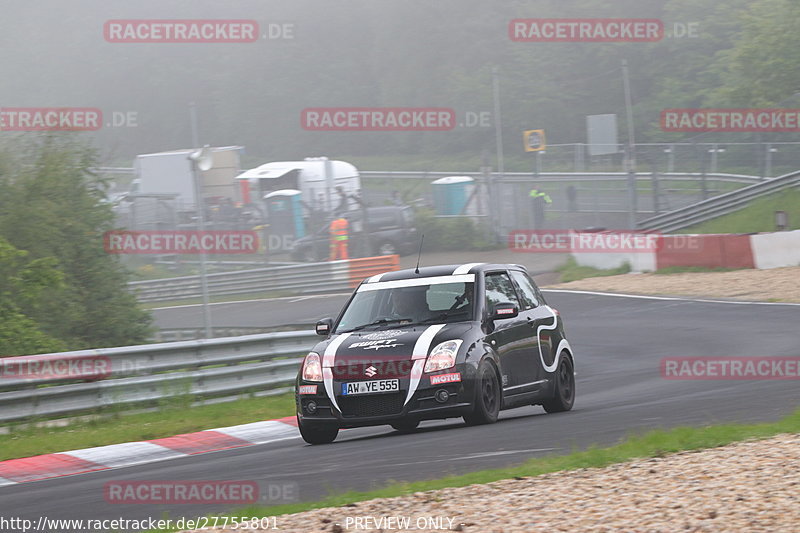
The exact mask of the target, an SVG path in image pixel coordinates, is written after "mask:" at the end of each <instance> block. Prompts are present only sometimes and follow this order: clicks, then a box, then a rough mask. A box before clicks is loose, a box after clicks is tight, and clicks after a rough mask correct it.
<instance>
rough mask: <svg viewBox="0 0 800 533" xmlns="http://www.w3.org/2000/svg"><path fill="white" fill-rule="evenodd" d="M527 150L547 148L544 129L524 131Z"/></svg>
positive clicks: (535, 150) (538, 150)
mask: <svg viewBox="0 0 800 533" xmlns="http://www.w3.org/2000/svg"><path fill="white" fill-rule="evenodd" d="M522 138H523V139H524V141H525V151H526V152H541V151H542V150H544V149H545V148H547V144H546V143H545V139H544V130H528V131H524V132H522Z"/></svg>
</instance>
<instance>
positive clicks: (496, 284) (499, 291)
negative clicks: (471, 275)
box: [484, 272, 520, 310]
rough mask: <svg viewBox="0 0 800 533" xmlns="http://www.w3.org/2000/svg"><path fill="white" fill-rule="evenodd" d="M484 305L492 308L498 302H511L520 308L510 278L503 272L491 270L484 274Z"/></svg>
mask: <svg viewBox="0 0 800 533" xmlns="http://www.w3.org/2000/svg"><path fill="white" fill-rule="evenodd" d="M484 284H485V286H486V307H487V308H488V309H490V310H491V309H494V307H495V306H496V305H497V304H499V303H512V304H514V305H516V306H517V308H518V309H519V308H520V305H519V300H518V299H517V292H516V290H514V284H513V283H511V278H509V277H508V274H506V273H505V272H492V273H490V274H486V277H485V283H484Z"/></svg>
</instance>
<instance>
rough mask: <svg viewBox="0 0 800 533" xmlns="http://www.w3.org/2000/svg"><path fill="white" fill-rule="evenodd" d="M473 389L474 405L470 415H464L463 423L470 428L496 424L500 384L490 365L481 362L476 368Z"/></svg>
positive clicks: (498, 412) (498, 411) (498, 410)
mask: <svg viewBox="0 0 800 533" xmlns="http://www.w3.org/2000/svg"><path fill="white" fill-rule="evenodd" d="M475 389H476V391H475V405H474V406H473V408H472V412H471V413H469V414H468V415H464V422H466V423H467V424H468V425H470V426H475V425H478V424H492V423H494V422H497V417H498V416H499V414H500V400H501V396H500V394H501V393H500V383H499V381H498V380H497V373H496V372H495V371H494V367H493V366H492V364H491V363H489V362H487V361H483V362H482V363H481V364H480V366H479V367H478V376H477V379H476V380H475Z"/></svg>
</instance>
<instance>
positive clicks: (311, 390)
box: [298, 385, 317, 394]
mask: <svg viewBox="0 0 800 533" xmlns="http://www.w3.org/2000/svg"><path fill="white" fill-rule="evenodd" d="M298 392H299V393H300V394H316V393H317V386H316V385H300V388H299V389H298Z"/></svg>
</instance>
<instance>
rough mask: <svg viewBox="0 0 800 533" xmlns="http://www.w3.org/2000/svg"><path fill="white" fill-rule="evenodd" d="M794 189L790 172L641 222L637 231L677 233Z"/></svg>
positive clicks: (797, 178)
mask: <svg viewBox="0 0 800 533" xmlns="http://www.w3.org/2000/svg"><path fill="white" fill-rule="evenodd" d="M798 185H800V172H793V173H791V174H786V175H785V176H781V177H779V178H773V179H770V180H767V181H764V182H761V183H757V184H754V185H750V186H748V187H744V188H741V189H738V190H735V191H732V192H729V193H726V194H722V195H719V196H716V197H714V198H709V199H708V200H705V201H702V202H698V203H696V204H691V205H688V206H685V207H683V208H681V209H677V210H675V211H670V212H669V213H664V214H662V215H658V216H654V217H651V218H648V219H645V220H642V221H641V222H639V224H638V227H639V228H640V229H658V230H660V231H663V232H669V231H675V230H679V229H682V228H685V227H688V226H692V225H694V224H698V223H700V222H705V221H706V220H711V219H712V218H717V217H719V216H722V215H727V214H728V213H732V212H734V211H736V210H738V209H741V208H742V207H744V206H745V205H746V204H747V203H749V202H751V201H752V200H755V199H757V198H761V197H762V196H766V195H768V194H773V193H775V192H779V191H782V190H784V189H788V188H791V187H796V186H798Z"/></svg>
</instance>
